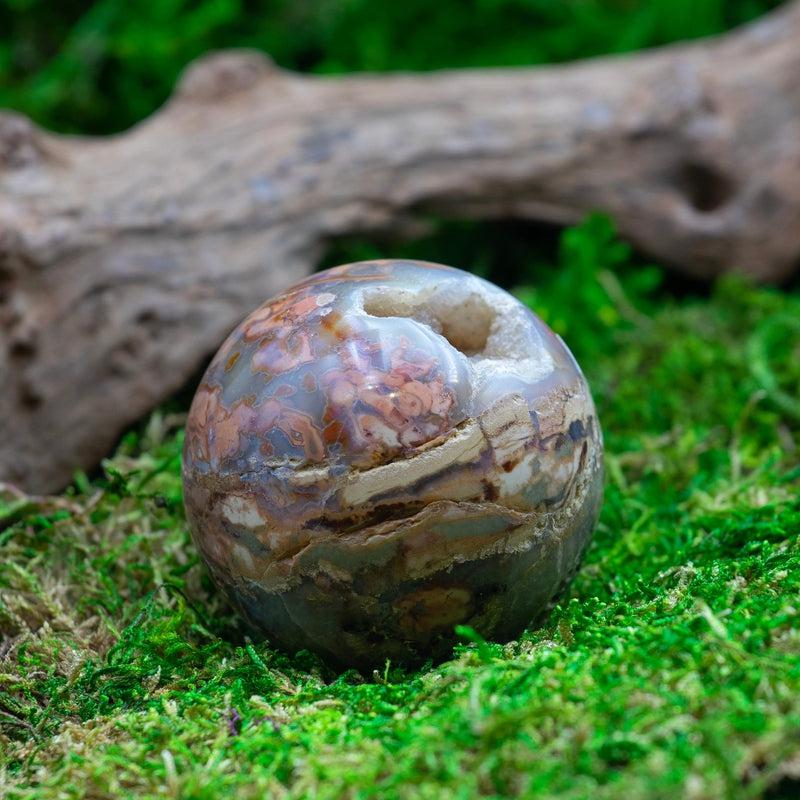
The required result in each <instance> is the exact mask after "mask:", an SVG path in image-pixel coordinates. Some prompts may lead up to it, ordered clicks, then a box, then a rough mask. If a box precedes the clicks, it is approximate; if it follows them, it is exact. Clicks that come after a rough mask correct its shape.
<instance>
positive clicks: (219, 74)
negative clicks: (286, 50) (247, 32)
mask: <svg viewBox="0 0 800 800" xmlns="http://www.w3.org/2000/svg"><path fill="white" fill-rule="evenodd" d="M279 72H281V70H280V68H279V67H278V66H276V64H275V62H273V61H272V59H270V58H269V56H267V55H265V54H264V53H261V52H259V51H258V50H225V51H221V52H217V53H210V54H208V55H205V56H202V57H201V58H199V59H198V60H197V61H194V62H192V63H191V64H190V65H189V66H188V67H187V68H186V69H185V70H184V72H183V74H182V75H181V77H180V78H179V80H178V85H177V89H176V92H175V94H176V97H177V98H178V99H181V100H183V99H187V100H192V101H197V102H208V101H211V100H217V99H220V98H223V97H227V96H230V95H231V94H236V93H238V92H243V91H247V90H248V89H252V88H253V87H254V86H255V85H256V84H257V83H259V81H261V80H263V79H264V78H265V77H267V76H269V75H273V74H276V73H279Z"/></svg>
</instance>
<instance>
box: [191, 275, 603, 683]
mask: <svg viewBox="0 0 800 800" xmlns="http://www.w3.org/2000/svg"><path fill="white" fill-rule="evenodd" d="M184 488H185V502H186V510H187V514H188V518H189V522H190V525H191V529H192V533H193V536H194V540H195V542H196V543H197V546H198V548H199V550H200V553H201V555H202V557H203V559H204V560H205V562H206V564H207V565H208V567H209V569H210V571H211V574H212V576H213V577H214V579H215V581H216V582H217V584H218V585H219V586H220V587H222V589H223V590H224V591H225V592H226V594H227V595H228V597H229V598H230V599H231V601H232V602H233V603H234V605H235V606H236V607H237V608H238V609H239V610H240V611H241V612H242V613H243V614H244V616H245V617H246V618H247V619H248V620H249V622H250V623H251V624H252V625H254V626H255V627H256V628H258V629H259V630H261V631H263V632H264V633H266V634H267V635H268V636H269V637H270V639H271V640H272V641H274V642H275V643H276V644H278V645H280V646H282V647H284V648H285V649H287V650H289V651H295V650H298V649H302V648H308V649H311V650H314V651H316V652H318V653H320V654H321V655H322V656H323V657H326V658H327V659H328V660H330V661H332V662H335V663H338V664H341V665H352V666H357V667H362V668H369V667H374V666H379V665H382V664H383V663H384V662H385V660H386V659H387V658H390V659H392V661H393V662H395V663H397V662H410V663H414V662H419V661H421V660H424V659H426V658H434V659H435V658H441V657H446V656H447V655H448V653H449V651H450V648H451V647H452V644H453V642H454V640H455V637H454V633H453V627H454V626H455V625H457V624H467V625H471V626H472V627H474V628H475V629H476V630H478V631H479V632H480V633H481V634H482V635H484V636H485V637H487V638H490V639H498V640H501V641H502V640H508V639H511V638H514V637H515V636H517V635H518V634H519V633H520V632H521V631H522V630H523V629H524V628H525V627H526V626H527V625H529V624H530V623H532V622H535V621H536V620H537V619H539V618H541V616H542V615H543V614H544V613H545V612H546V611H547V610H548V608H549V606H550V605H551V603H552V602H553V599H554V598H555V597H556V596H557V594H558V593H559V592H560V591H561V590H562V589H563V588H564V586H566V584H567V583H568V582H569V580H570V579H571V577H572V576H573V575H574V573H575V570H576V569H577V566H578V564H579V562H580V559H581V556H582V553H583V551H584V549H585V547H586V545H587V543H588V541H589V538H590V536H591V533H592V530H593V528H594V525H595V522H596V519H597V514H598V512H599V507H600V503H601V497H602V440H601V434H600V428H599V425H598V422H597V419H596V413H595V409H594V405H593V403H592V399H591V395H590V393H589V389H588V387H587V385H586V381H585V379H584V377H583V375H582V374H581V371H580V369H579V368H578V365H577V364H576V363H575V360H574V359H573V357H572V355H571V354H570V352H569V351H568V350H567V348H566V346H565V345H564V343H563V342H562V341H561V339H560V338H559V337H557V336H555V335H554V334H553V333H552V332H551V331H550V330H549V328H547V326H546V325H545V324H544V323H543V322H542V321H541V320H540V319H539V318H538V317H536V316H535V315H534V314H533V313H531V312H530V311H529V310H528V309H527V308H526V307H525V306H523V305H522V304H521V303H520V302H519V301H517V300H516V299H515V298H513V297H512V296H511V295H509V294H508V293H506V292H504V291H502V290H501V289H499V288H497V287H496V286H493V285H492V284H490V283H488V282H487V281H484V280H482V279H480V278H477V277H475V276H473V275H470V274H468V273H465V272H461V271H460V270H455V269H451V268H449V267H444V266H440V265H436V264H427V263H421V262H413V261H369V262H362V263H357V264H350V265H346V266H344V267H337V268H336V269H332V270H328V271H326V272H322V273H318V274H317V275H314V276H312V277H311V278H309V279H307V280H306V281H304V282H302V283H300V284H297V285H296V286H294V287H292V288H291V289H289V290H287V291H286V292H284V293H283V294H281V295H279V296H278V297H276V298H274V299H272V300H270V301H268V302H267V303H265V304H264V305H263V306H261V307H260V308H259V309H257V310H256V311H254V312H253V313H252V314H251V315H250V316H249V317H248V318H247V319H246V320H244V322H242V324H241V325H240V326H239V327H238V328H237V329H236V330H235V331H234V332H233V333H232V334H231V335H230V336H229V337H228V339H227V340H226V342H225V343H224V344H223V346H222V348H221V349H220V351H219V352H218V353H217V355H216V356H215V358H214V360H213V361H212V363H211V365H210V366H209V368H208V371H207V372H206V375H205V377H204V378H203V381H202V383H201V385H200V387H199V389H198V391H197V395H196V396H195V399H194V402H193V404H192V408H191V411H190V414H189V421H188V423H187V429H186V445H185V449H184Z"/></svg>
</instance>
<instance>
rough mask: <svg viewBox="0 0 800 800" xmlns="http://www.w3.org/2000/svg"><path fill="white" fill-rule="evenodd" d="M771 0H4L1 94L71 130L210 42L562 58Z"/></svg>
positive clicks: (303, 53) (114, 125) (142, 103)
mask: <svg viewBox="0 0 800 800" xmlns="http://www.w3.org/2000/svg"><path fill="white" fill-rule="evenodd" d="M775 5H777V2H776V0H559V2H554V0H464V1H461V0H459V1H456V0H450V2H441V0H440V1H439V2H429V0H405V1H404V2H381V0H95V2H90V3H87V2H82V1H81V0H59V2H58V3H53V2H52V1H51V0H0V106H9V107H12V108H16V109H19V110H21V111H24V112H25V113H26V114H28V115H30V116H31V117H33V118H34V119H35V120H37V121H38V122H39V123H41V124H42V125H45V126H47V127H50V128H53V129H56V130H62V131H71V132H82V133H107V132H110V131H116V130H120V129H123V128H126V127H128V126H130V125H132V124H133V123H135V122H136V121H138V120H140V119H142V118H143V117H144V116H146V115H147V114H149V113H150V112H152V111H153V110H154V109H155V108H156V107H157V106H158V105H159V104H161V103H162V102H163V101H164V100H165V99H166V98H167V96H168V95H169V93H170V91H171V88H172V86H173V84H174V82H175V79H176V77H177V76H178V74H179V72H180V71H181V69H182V68H183V67H184V66H185V65H186V63H187V62H189V61H191V60H192V59H193V58H196V57H197V56H199V55H201V54H202V53H205V52H206V51H208V50H212V49H218V48H225V47H254V48H258V49H260V50H263V51H265V52H267V53H269V54H270V55H271V56H272V57H273V58H274V59H275V60H276V61H277V62H278V63H279V64H281V65H283V66H285V67H288V68H291V69H296V70H303V71H314V72H349V71H357V70H402V69H415V70H427V69H436V68H439V67H459V66H487V65H520V64H541V63H547V62H560V61H567V60H570V59H575V58H581V57H586V56H593V55H599V54H603V53H616V52H624V51H628V50H635V49H638V48H642V47H650V46H654V45H660V44H664V43H667V42H670V41H675V40H678V39H684V38H693V37H698V36H705V35H708V34H712V33H715V32H718V31H721V30H724V29H726V28H729V27H731V26H733V25H735V24H738V23H740V22H743V21H746V20H749V19H751V18H753V17H755V16H756V15H758V14H760V13H762V12H764V11H765V10H767V9H769V8H771V7H773V6H775Z"/></svg>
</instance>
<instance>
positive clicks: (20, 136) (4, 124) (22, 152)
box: [0, 111, 44, 169]
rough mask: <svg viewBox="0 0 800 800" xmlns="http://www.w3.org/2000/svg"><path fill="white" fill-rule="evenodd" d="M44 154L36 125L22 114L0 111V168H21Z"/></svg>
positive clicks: (34, 161)
mask: <svg viewBox="0 0 800 800" xmlns="http://www.w3.org/2000/svg"><path fill="white" fill-rule="evenodd" d="M43 155H44V148H43V147H42V142H41V137H40V135H39V131H38V129H37V128H36V126H35V125H34V124H33V123H32V122H31V121H30V120H29V119H28V118H27V117H24V116H23V115H22V114H16V113H14V112H13V111H3V112H0V169H3V168H5V169H21V168H22V167H27V166H29V165H30V164H34V163H36V162H37V161H39V160H40V159H41V158H42V156H43Z"/></svg>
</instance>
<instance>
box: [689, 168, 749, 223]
mask: <svg viewBox="0 0 800 800" xmlns="http://www.w3.org/2000/svg"><path fill="white" fill-rule="evenodd" d="M677 184H678V188H679V189H680V191H681V192H682V193H683V194H684V195H686V197H687V199H688V200H689V203H691V205H692V207H693V208H695V209H696V210H697V211H702V212H703V213H704V214H710V213H711V212H712V211H718V210H719V209H720V208H722V207H723V206H725V205H727V203H728V202H729V201H730V200H731V199H732V198H733V196H734V194H735V193H736V184H735V183H734V181H733V179H732V178H729V177H728V176H727V175H726V174H725V173H724V172H721V171H720V170H718V169H717V168H716V167H710V166H707V165H706V164H699V163H697V162H692V161H690V162H687V163H685V164H684V165H683V166H682V167H681V168H680V170H679V171H678V176H677Z"/></svg>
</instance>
